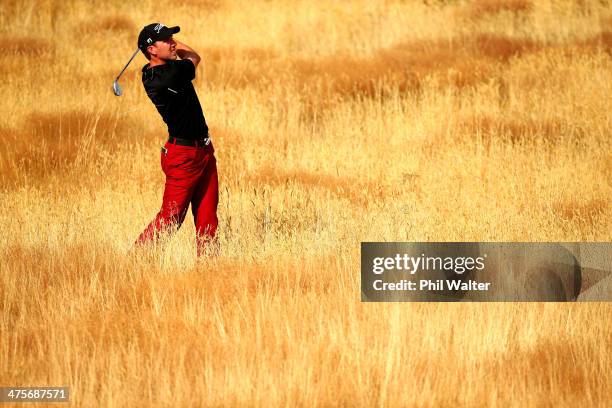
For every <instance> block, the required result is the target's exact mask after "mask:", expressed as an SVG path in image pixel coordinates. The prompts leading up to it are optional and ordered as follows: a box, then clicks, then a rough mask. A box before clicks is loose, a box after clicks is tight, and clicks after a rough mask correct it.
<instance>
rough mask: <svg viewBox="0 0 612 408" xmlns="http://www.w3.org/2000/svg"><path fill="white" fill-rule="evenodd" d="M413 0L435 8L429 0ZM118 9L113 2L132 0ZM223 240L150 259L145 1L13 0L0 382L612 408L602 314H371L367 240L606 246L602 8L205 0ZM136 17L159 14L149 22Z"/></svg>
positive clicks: (181, 18) (202, 37)
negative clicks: (202, 254)
mask: <svg viewBox="0 0 612 408" xmlns="http://www.w3.org/2000/svg"><path fill="white" fill-rule="evenodd" d="M426 3H428V4H426ZM127 10H129V13H128V12H127ZM164 12H165V13H166V14H164V15H165V17H164V21H163V22H164V23H167V24H178V25H180V26H181V28H182V30H181V33H180V35H178V36H177V37H178V38H181V39H183V40H184V41H185V42H186V43H188V44H190V45H192V46H194V47H195V48H196V49H197V50H198V51H199V52H200V53H201V55H202V58H203V63H202V65H201V66H200V68H198V73H197V79H196V81H195V86H196V89H197V91H198V94H199V95H200V100H201V102H202V105H203V108H204V112H205V114H206V117H207V121H208V123H209V125H210V126H211V133H212V135H213V143H214V145H215V149H216V156H217V159H218V168H219V175H220V195H221V197H220V206H219V217H220V229H219V239H220V243H221V252H220V255H219V256H218V257H216V258H210V257H207V258H204V259H202V260H200V261H199V262H196V260H195V242H194V241H195V240H194V236H193V235H194V234H193V232H194V229H193V226H192V225H191V222H192V221H191V215H190V213H189V215H188V216H187V219H186V220H185V223H184V225H183V227H182V228H181V230H180V231H178V233H177V234H176V235H175V236H174V237H171V238H168V237H167V238H166V239H165V240H164V242H162V243H161V245H159V246H157V247H154V248H151V250H150V251H137V252H134V251H132V248H131V244H132V242H133V241H134V239H135V238H136V237H137V236H138V234H139V233H140V232H141V230H142V229H143V228H144V227H145V226H146V224H147V223H148V222H149V221H150V219H151V218H152V217H153V216H154V215H155V213H156V212H157V211H158V209H159V205H160V201H161V193H162V188H163V181H164V180H163V174H162V172H161V170H160V165H159V158H160V156H159V154H160V153H159V146H160V145H161V144H162V143H163V141H164V139H165V134H166V132H165V128H164V124H163V122H162V121H161V119H160V118H159V116H158V114H157V112H156V110H155V109H154V107H153V106H152V105H151V103H150V101H149V100H148V99H147V97H146V95H145V94H144V91H143V90H142V86H141V84H140V78H139V72H140V68H141V67H142V65H143V64H144V63H145V60H144V58H143V57H142V56H138V58H137V59H136V60H135V61H134V63H133V65H132V66H131V67H130V68H129V69H128V70H127V71H126V73H125V74H124V76H123V77H122V79H121V84H122V86H123V89H124V95H123V96H122V97H121V98H117V97H115V96H114V95H113V94H112V91H111V84H112V81H113V80H114V78H115V76H116V75H117V73H118V72H119V70H120V69H121V68H122V67H123V65H124V64H125V62H126V61H127V58H129V56H130V55H131V53H132V52H133V50H134V49H135V48H134V46H135V43H136V38H137V34H138V33H137V32H138V28H139V27H141V26H143V25H144V24H146V23H149V22H150V21H152V20H156V19H157V18H158V17H154V16H159V5H154V4H153V3H151V4H148V3H142V2H138V3H135V2H133V1H132V0H128V1H127V2H111V3H109V4H108V5H105V7H104V8H100V7H99V6H95V5H92V4H90V3H89V2H83V1H80V0H70V1H67V2H62V3H59V2H55V1H51V0H25V1H11V0H7V1H3V2H2V4H0V30H2V35H3V39H4V40H5V49H4V51H5V53H6V54H7V55H8V58H7V59H6V61H3V64H1V65H0V74H1V75H2V78H3V81H2V82H1V83H0V89H1V90H2V94H3V98H2V99H1V100H0V109H2V112H3V115H2V119H0V204H1V207H2V209H3V211H2V213H1V214H0V229H1V230H2V234H0V253H2V254H3V258H2V262H0V384H1V385H19V386H36V385H50V386H51V385H68V386H70V387H71V398H72V402H73V405H75V406H113V405H119V406H155V405H157V406H211V405H213V406H217V405H223V406H242V405H246V406H254V405H267V406H277V405H291V406H293V405H298V406H300V405H301V406H355V405H357V406H372V405H377V406H450V405H463V406H508V405H519V406H564V405H573V406H601V407H603V406H606V405H607V404H608V402H609V395H610V394H611V392H612V379H611V377H610V370H609V369H608V367H610V366H611V365H612V361H611V357H610V356H611V355H612V354H611V353H610V350H611V348H612V337H611V336H610V333H612V330H610V322H609V315H610V312H611V310H610V307H609V306H608V305H607V304H605V303H594V304H575V305H569V304H537V303H534V304H457V305H447V304H401V305H400V304H363V303H361V302H360V293H359V291H360V282H359V268H360V261H359V243H360V242H362V241H609V240H610V239H611V237H612V235H611V234H610V231H612V206H611V204H610V199H609V197H611V196H612V179H611V178H610V177H611V176H610V175H611V174H612V154H610V152H611V151H612V149H611V147H612V146H611V142H610V141H611V140H612V139H611V138H610V135H611V131H612V127H611V122H610V119H609V105H610V103H609V101H610V95H611V94H612V74H611V73H612V60H611V54H610V46H611V40H610V29H609V27H610V22H611V21H612V10H611V9H610V5H609V4H608V3H606V2H584V1H576V2H561V3H559V2H547V1H546V2H528V1H518V0H508V1H505V0H503V1H502V0H496V1H478V2H450V3H449V2H422V3H421V2H418V3H417V2H403V1H389V2H369V1H365V0H354V1H350V2H334V3H333V4H332V3H330V4H329V5H326V6H325V7H324V6H323V5H322V4H318V3H316V2H308V1H300V2H272V3H271V2H264V1H253V2H230V1H221V0H214V1H195V0H191V1H189V2H185V3H184V4H182V5H180V6H177V7H172V8H169V9H165V10H164ZM152 16H153V17H152Z"/></svg>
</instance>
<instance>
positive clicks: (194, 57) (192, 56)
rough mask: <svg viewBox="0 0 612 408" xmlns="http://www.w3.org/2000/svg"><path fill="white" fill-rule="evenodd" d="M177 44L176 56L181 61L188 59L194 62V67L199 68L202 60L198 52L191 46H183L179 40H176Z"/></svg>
mask: <svg viewBox="0 0 612 408" xmlns="http://www.w3.org/2000/svg"><path fill="white" fill-rule="evenodd" d="M174 41H175V42H176V54H177V55H178V56H179V58H180V59H188V60H189V61H191V62H193V65H194V66H195V67H196V68H197V67H198V64H199V63H200V61H201V60H202V59H201V58H200V56H199V55H198V53H197V52H195V50H194V49H193V48H191V47H190V46H188V45H186V44H183V43H182V42H180V41H178V40H176V39H175V40H174Z"/></svg>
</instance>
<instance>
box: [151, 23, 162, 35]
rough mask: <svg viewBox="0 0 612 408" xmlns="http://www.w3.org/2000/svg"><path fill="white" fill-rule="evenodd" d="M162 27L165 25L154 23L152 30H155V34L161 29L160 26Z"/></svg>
mask: <svg viewBox="0 0 612 408" xmlns="http://www.w3.org/2000/svg"><path fill="white" fill-rule="evenodd" d="M164 27H165V25H163V24H158V25H156V26H155V27H154V28H153V30H155V31H156V32H157V34H159V32H160V31H161V29H162V28H164Z"/></svg>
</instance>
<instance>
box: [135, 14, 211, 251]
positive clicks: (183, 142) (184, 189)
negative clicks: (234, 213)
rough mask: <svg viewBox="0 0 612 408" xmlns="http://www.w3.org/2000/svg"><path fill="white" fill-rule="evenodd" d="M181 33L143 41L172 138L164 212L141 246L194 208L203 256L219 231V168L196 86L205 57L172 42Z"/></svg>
mask: <svg viewBox="0 0 612 408" xmlns="http://www.w3.org/2000/svg"><path fill="white" fill-rule="evenodd" d="M179 31H180V28H179V27H178V26H176V27H166V26H165V25H163V24H159V23H153V24H149V25H147V26H146V27H144V28H143V29H142V31H141V32H140V35H139V36H138V48H139V49H140V51H142V53H143V54H144V55H145V57H147V59H148V60H149V63H148V64H146V65H145V66H144V67H143V68H142V84H143V85H144V88H145V91H146V92H147V95H148V96H149V98H150V99H151V101H152V102H153V104H154V105H155V107H156V108H157V111H158V112H159V113H160V115H161V116H162V118H163V120H164V122H166V124H167V125H168V133H169V138H168V141H167V142H166V143H165V145H164V146H163V147H162V148H161V167H162V170H163V172H164V173H165V175H166V184H165V189H164V196H163V201H162V206H161V210H160V211H159V213H158V214H157V216H156V217H155V218H154V219H153V221H151V223H150V224H149V225H148V226H147V228H145V230H144V231H143V232H142V234H140V236H139V237H138V239H137V240H136V245H142V244H146V243H148V242H154V241H156V240H157V239H158V238H159V236H160V234H161V233H162V232H164V231H169V230H170V229H171V228H175V229H178V228H179V227H180V226H181V224H182V223H183V220H184V219H185V215H186V213H187V209H188V207H189V204H191V211H192V213H193V218H194V222H195V227H196V240H197V244H198V245H197V254H198V256H200V255H202V254H203V253H204V249H205V248H206V246H207V245H208V244H210V243H211V241H212V240H213V239H214V237H215V233H216V230H217V224H218V219H217V205H218V202H219V186H218V177H217V164H216V159H215V156H214V149H213V145H212V143H211V141H210V138H209V136H208V126H207V125H206V120H205V119H204V114H203V112H202V107H201V106H200V101H199V100H198V96H197V95H196V92H195V89H194V88H193V84H192V83H191V81H192V80H193V79H194V78H195V74H196V67H197V66H198V64H199V63H200V56H199V55H198V54H197V53H196V52H195V51H194V50H193V49H192V48H190V47H189V46H187V45H185V44H183V43H181V42H179V41H177V40H176V39H174V38H173V37H172V36H173V34H176V33H178V32H179Z"/></svg>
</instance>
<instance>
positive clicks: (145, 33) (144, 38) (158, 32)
mask: <svg viewBox="0 0 612 408" xmlns="http://www.w3.org/2000/svg"><path fill="white" fill-rule="evenodd" d="M179 31H181V28H180V27H179V26H174V27H166V26H165V25H163V24H162V23H153V24H149V25H147V26H145V27H144V28H143V29H142V31H141V32H140V34H139V35H138V48H140V51H142V52H143V53H145V52H146V50H147V47H148V46H149V45H151V44H153V43H154V42H155V41H158V40H164V39H166V38H169V37H170V36H171V35H172V34H176V33H178V32H179Z"/></svg>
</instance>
